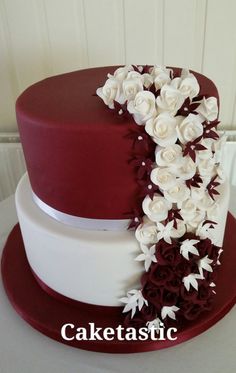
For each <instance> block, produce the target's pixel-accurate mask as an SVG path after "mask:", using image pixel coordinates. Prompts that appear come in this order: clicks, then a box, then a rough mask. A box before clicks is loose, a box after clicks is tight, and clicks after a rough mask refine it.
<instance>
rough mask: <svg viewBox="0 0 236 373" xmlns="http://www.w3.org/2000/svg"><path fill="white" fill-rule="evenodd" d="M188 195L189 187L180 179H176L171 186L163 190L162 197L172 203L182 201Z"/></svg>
mask: <svg viewBox="0 0 236 373" xmlns="http://www.w3.org/2000/svg"><path fill="white" fill-rule="evenodd" d="M189 195H190V190H189V188H188V187H187V185H186V184H185V183H184V182H183V181H181V180H177V181H176V184H175V185H174V186H173V187H171V188H170V189H168V190H165V191H164V197H165V198H166V199H167V201H170V202H173V203H178V202H183V201H185V200H186V199H188V197H189Z"/></svg>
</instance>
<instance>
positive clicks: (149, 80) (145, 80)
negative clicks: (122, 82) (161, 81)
mask: <svg viewBox="0 0 236 373" xmlns="http://www.w3.org/2000/svg"><path fill="white" fill-rule="evenodd" d="M142 81H143V85H144V87H145V88H149V87H150V85H152V84H153V77H152V76H151V75H150V74H147V73H145V74H142Z"/></svg>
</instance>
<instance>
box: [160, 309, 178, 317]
mask: <svg viewBox="0 0 236 373" xmlns="http://www.w3.org/2000/svg"><path fill="white" fill-rule="evenodd" d="M178 310H179V307H176V306H164V307H162V309H161V317H162V319H163V320H164V319H165V318H166V316H169V317H170V318H171V319H173V320H175V319H176V316H175V312H177V311H178Z"/></svg>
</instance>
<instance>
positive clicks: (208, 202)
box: [197, 192, 214, 211]
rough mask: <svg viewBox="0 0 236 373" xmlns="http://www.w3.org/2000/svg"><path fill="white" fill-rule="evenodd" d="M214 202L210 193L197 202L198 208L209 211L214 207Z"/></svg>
mask: <svg viewBox="0 0 236 373" xmlns="http://www.w3.org/2000/svg"><path fill="white" fill-rule="evenodd" d="M213 204H214V201H213V199H212V198H211V197H210V196H209V194H208V192H206V193H205V194H204V196H203V197H202V198H201V199H200V200H199V201H198V202H197V206H198V208H199V210H203V211H207V210H208V209H209V208H210V207H211V206H213Z"/></svg>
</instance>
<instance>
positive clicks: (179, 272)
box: [175, 258, 191, 280]
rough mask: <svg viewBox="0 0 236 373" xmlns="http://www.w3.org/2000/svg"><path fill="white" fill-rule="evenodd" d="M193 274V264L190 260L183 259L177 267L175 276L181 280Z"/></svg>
mask: <svg viewBox="0 0 236 373" xmlns="http://www.w3.org/2000/svg"><path fill="white" fill-rule="evenodd" d="M190 273H191V263H190V261H189V260H186V259H184V258H182V260H181V262H180V263H179V264H177V266H176V267H175V274H176V276H178V277H179V278H180V279H181V280H182V278H183V277H185V276H188V275H189V274H190Z"/></svg>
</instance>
